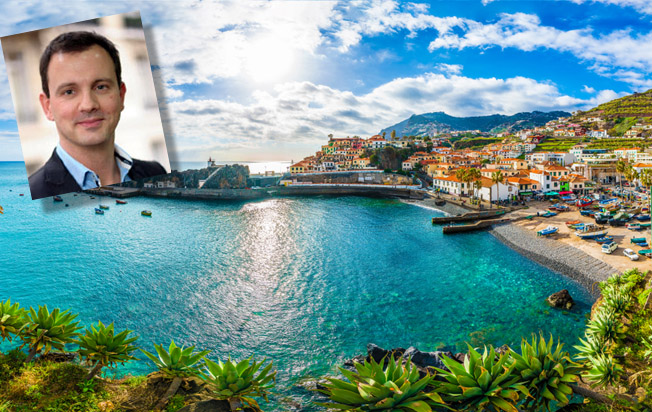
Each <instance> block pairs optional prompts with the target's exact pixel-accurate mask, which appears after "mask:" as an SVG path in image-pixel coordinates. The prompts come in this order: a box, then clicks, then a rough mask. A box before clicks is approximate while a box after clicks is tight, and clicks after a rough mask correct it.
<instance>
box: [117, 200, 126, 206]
mask: <svg viewBox="0 0 652 412" xmlns="http://www.w3.org/2000/svg"><path fill="white" fill-rule="evenodd" d="M115 203H116V204H118V205H126V204H127V201H126V200H120V199H116V200H115Z"/></svg>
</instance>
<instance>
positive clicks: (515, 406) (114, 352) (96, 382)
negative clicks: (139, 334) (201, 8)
mask: <svg viewBox="0 0 652 412" xmlns="http://www.w3.org/2000/svg"><path fill="white" fill-rule="evenodd" d="M651 277H652V272H650V273H647V274H644V273H642V272H640V271H639V270H637V269H631V270H628V271H625V273H623V274H622V275H614V276H612V277H610V278H609V279H607V280H605V281H603V282H600V284H599V287H600V291H601V292H602V297H601V298H600V299H599V300H598V302H597V305H596V307H595V308H594V315H593V318H592V319H591V320H590V321H589V322H587V328H586V332H585V337H584V339H580V341H579V344H578V345H576V346H575V349H576V350H577V354H576V355H575V356H574V357H573V359H571V356H570V355H569V353H568V352H566V351H564V350H563V347H562V345H561V344H560V343H559V342H557V343H556V344H555V342H554V340H553V338H552V337H550V338H549V339H546V338H544V337H543V336H542V335H539V336H536V335H533V336H532V337H531V339H529V340H527V339H523V340H522V342H521V346H520V350H514V349H512V348H509V347H505V348H502V349H501V350H500V351H497V350H495V349H494V348H493V347H492V346H485V347H484V350H483V351H482V353H481V352H479V351H478V350H477V349H475V348H473V347H472V346H470V345H469V349H468V353H467V354H466V355H465V360H464V362H463V363H458V362H457V361H456V360H453V359H450V358H447V357H445V356H442V357H441V360H442V362H443V364H444V365H445V367H446V370H444V369H437V368H431V367H428V368H424V369H420V368H417V367H416V366H415V365H413V364H412V363H411V361H410V360H409V359H402V358H395V357H393V356H391V357H386V358H384V359H383V360H382V361H380V362H376V361H375V360H373V359H369V360H367V361H365V362H364V363H354V367H355V371H352V370H348V369H345V368H340V372H341V374H342V375H343V377H342V378H335V377H329V378H327V381H328V383H326V384H324V385H323V386H324V388H325V389H322V390H320V391H319V392H321V393H322V394H324V395H326V396H327V399H328V400H327V402H325V403H320V405H322V406H324V407H327V408H332V409H339V410H352V411H373V410H378V411H383V410H385V411H405V412H430V411H432V410H442V409H452V410H459V411H470V410H485V411H499V410H500V411H513V412H517V411H519V410H523V411H552V410H555V409H556V408H558V407H560V406H563V405H566V404H568V403H569V402H570V399H571V396H572V395H573V393H578V394H581V395H582V396H585V397H586V398H585V405H583V406H582V409H581V410H584V411H586V410H588V411H600V410H614V411H621V410H645V409H646V408H647V409H648V410H649V409H650V408H651V407H652V399H650V395H652V364H651V363H652V316H651V313H650V309H649V308H647V307H646V306H645V305H646V303H647V300H648V297H649V291H650V289H648V288H647V287H648V285H649V281H650V278H651ZM0 310H2V317H0V320H1V321H2V325H3V327H4V329H3V330H4V331H5V333H4V335H3V339H8V340H11V339H13V338H19V339H20V340H22V341H23V342H25V344H24V345H23V346H22V347H21V348H19V349H14V350H11V351H8V352H7V353H4V354H3V353H0V400H1V401H0V411H11V412H18V411H32V410H43V411H52V412H59V411H61V412H63V411H73V412H74V411H80V412H81V411H109V410H110V411H116V412H117V411H120V410H122V409H121V407H126V405H129V408H132V410H133V408H136V409H135V410H143V411H149V410H161V411H163V410H165V411H170V412H172V411H176V410H178V409H180V408H181V407H183V406H185V405H186V404H187V403H189V402H192V401H196V400H197V399H210V398H212V399H218V400H223V401H225V405H226V403H228V404H229V405H230V407H231V409H232V410H241V409H243V408H244V409H247V408H250V409H253V410H256V411H260V410H261V408H260V406H259V404H258V398H262V399H264V400H267V397H268V395H269V394H270V393H271V390H272V389H273V388H274V386H275V377H276V371H274V370H273V366H272V362H269V363H268V364H266V362H265V361H264V360H263V361H259V362H257V361H255V360H253V359H252V358H248V359H244V360H242V361H239V362H238V361H232V360H231V359H230V358H229V359H228V360H227V361H226V362H221V361H218V362H214V361H212V360H210V359H207V358H206V356H207V354H208V353H209V352H208V351H195V348H194V346H191V347H188V348H186V349H184V348H183V347H179V346H177V345H176V344H175V343H174V341H172V342H171V344H170V346H169V347H168V348H167V349H165V348H163V347H162V345H154V347H155V349H156V355H154V354H151V353H149V352H147V351H144V350H143V351H142V352H143V353H144V354H145V355H146V356H147V357H148V358H149V359H150V360H152V362H154V364H155V365H156V366H157V367H158V368H159V369H160V372H158V373H153V374H151V375H148V376H147V377H128V378H125V379H120V380H115V379H98V378H93V376H91V377H90V379H88V378H89V376H88V372H89V371H88V369H89V368H88V367H86V366H84V365H83V364H81V363H79V362H78V361H67V362H55V361H53V360H48V359H47V356H46V355H45V353H47V352H49V351H53V350H59V351H65V350H66V349H68V348H69V346H68V347H67V346H66V344H67V343H71V342H72V344H73V345H74V344H77V345H78V346H79V348H78V349H76V351H75V353H77V354H79V355H81V357H82V358H84V359H85V360H86V361H88V362H90V363H91V364H92V365H93V370H95V372H96V373H99V370H100V369H101V368H103V367H105V366H106V367H111V366H113V365H115V364H116V363H119V362H120V363H121V362H128V361H132V360H134V357H133V356H131V355H130V353H131V352H132V351H134V350H135V349H136V347H135V345H133V343H135V341H136V337H133V336H130V335H131V333H132V332H131V331H129V330H125V331H122V332H119V333H115V331H114V327H113V324H110V325H109V326H105V325H103V324H102V323H101V322H98V323H97V324H96V325H93V326H91V327H90V328H88V329H86V331H85V333H84V334H83V335H79V334H78V333H77V332H76V331H77V330H78V329H79V328H78V327H77V324H78V323H77V322H73V321H74V319H75V318H76V315H74V314H70V313H69V312H68V311H63V312H61V311H60V310H59V309H58V308H57V309H54V310H53V311H52V312H49V311H48V310H47V308H46V307H44V306H43V307H40V308H39V311H38V312H37V311H36V310H34V309H33V308H30V309H29V311H25V310H21V309H20V306H18V304H17V303H13V304H12V303H11V302H10V301H5V302H0ZM10 318H11V321H10ZM10 324H11V325H13V326H12V329H10V328H9V325H10ZM45 336H47V339H43V337H45ZM73 336H79V338H78V339H76V340H73ZM36 337H39V338H38V339H35V338H36ZM64 342H65V343H64ZM25 345H29V354H26V353H25V351H24V350H23V349H22V348H23V347H24V346H25ZM47 345H49V348H47ZM34 347H36V348H40V350H37V351H36V352H35V351H34V349H33V348H34ZM35 353H42V355H41V357H39V358H37V359H36V360H35V361H34V360H33V359H30V356H29V355H32V358H34V354H35ZM98 365H101V366H100V367H98ZM580 377H581V378H582V381H583V382H584V383H588V384H591V385H592V386H593V387H595V388H600V389H599V390H600V391H601V393H597V392H594V391H593V390H591V389H589V388H588V387H586V386H582V387H580V386H577V385H578V384H579V383H578V382H579V380H580ZM170 379H172V383H170V382H169V380H170ZM183 381H186V382H191V381H194V383H189V384H187V385H183V386H181V383H182V382H183ZM188 388H196V392H193V395H192V396H190V394H189V392H187V391H188ZM197 391H201V394H198V392H197ZM604 394H607V395H608V397H605V396H604ZM598 400H599V401H598ZM226 401H228V402H226ZM587 402H588V403H587ZM603 402H606V403H607V404H608V406H607V407H605V406H604V405H603V404H602V403H603Z"/></svg>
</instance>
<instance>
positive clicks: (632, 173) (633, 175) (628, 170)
mask: <svg viewBox="0 0 652 412" xmlns="http://www.w3.org/2000/svg"><path fill="white" fill-rule="evenodd" d="M623 174H624V175H625V179H627V181H628V182H629V183H630V185H631V183H632V182H634V180H636V179H638V172H637V171H636V169H634V167H632V165H631V164H629V163H628V164H627V166H626V167H625V170H624V171H623Z"/></svg>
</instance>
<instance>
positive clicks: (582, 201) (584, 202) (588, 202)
mask: <svg viewBox="0 0 652 412" xmlns="http://www.w3.org/2000/svg"><path fill="white" fill-rule="evenodd" d="M592 204H593V200H591V199H589V198H588V197H582V198H579V199H577V203H576V205H577V207H587V206H590V205H592Z"/></svg>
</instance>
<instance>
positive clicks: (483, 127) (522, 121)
mask: <svg viewBox="0 0 652 412" xmlns="http://www.w3.org/2000/svg"><path fill="white" fill-rule="evenodd" d="M570 115H571V114H570V113H567V112H560V111H557V112H548V113H544V112H523V113H516V114H515V115H512V116H505V115H502V114H493V115H491V116H473V117H455V116H449V115H447V114H446V113H444V112H434V113H424V114H415V115H412V116H410V118H409V119H405V120H403V121H402V122H399V123H397V124H395V125H393V126H390V127H387V128H385V129H383V130H381V131H380V134H382V133H383V132H386V133H387V135H389V134H390V133H391V132H392V130H396V135H397V136H411V135H414V136H419V135H421V136H425V135H428V136H433V135H435V134H437V133H443V132H450V131H456V130H480V131H481V132H489V131H496V130H506V131H517V130H521V129H527V128H532V127H536V126H543V125H544V124H546V123H547V122H549V121H550V120H555V119H557V118H558V117H568V116H570Z"/></svg>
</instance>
